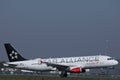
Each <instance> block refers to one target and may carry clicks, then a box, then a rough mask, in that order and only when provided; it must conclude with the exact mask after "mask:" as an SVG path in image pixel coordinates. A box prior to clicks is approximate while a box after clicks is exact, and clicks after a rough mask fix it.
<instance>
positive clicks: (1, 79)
mask: <svg viewBox="0 0 120 80" xmlns="http://www.w3.org/2000/svg"><path fill="white" fill-rule="evenodd" d="M0 80H120V78H95V77H94V78H86V77H67V78H60V77H53V76H50V77H49V76H25V75H0Z"/></svg>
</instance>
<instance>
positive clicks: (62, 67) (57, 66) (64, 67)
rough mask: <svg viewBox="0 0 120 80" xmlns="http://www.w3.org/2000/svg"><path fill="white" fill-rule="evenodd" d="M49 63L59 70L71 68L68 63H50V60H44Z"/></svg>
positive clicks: (48, 64)
mask: <svg viewBox="0 0 120 80" xmlns="http://www.w3.org/2000/svg"><path fill="white" fill-rule="evenodd" d="M44 63H46V64H47V66H52V67H55V68H57V69H58V70H59V71H63V70H66V69H68V68H69V66H67V65H62V64H56V63H49V62H44Z"/></svg>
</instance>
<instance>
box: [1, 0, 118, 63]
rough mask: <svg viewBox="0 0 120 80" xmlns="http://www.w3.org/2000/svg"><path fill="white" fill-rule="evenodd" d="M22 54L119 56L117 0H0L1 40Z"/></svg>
mask: <svg viewBox="0 0 120 80" xmlns="http://www.w3.org/2000/svg"><path fill="white" fill-rule="evenodd" d="M6 42H7V43H11V44H12V45H13V46H14V47H15V48H16V49H17V51H18V52H19V53H21V54H22V55H23V56H24V57H25V58H29V59H31V58H32V59H33V58H39V57H40V58H47V57H48V58H49V57H63V56H86V55H98V54H106V52H107V55H110V56H113V57H117V58H120V0H0V60H5V61H8V59H7V55H6V52H5V49H4V45H3V44H4V43H6Z"/></svg>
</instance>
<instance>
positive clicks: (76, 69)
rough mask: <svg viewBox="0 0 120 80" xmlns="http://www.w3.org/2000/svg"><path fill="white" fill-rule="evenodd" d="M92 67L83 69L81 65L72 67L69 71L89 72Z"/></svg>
mask: <svg viewBox="0 0 120 80" xmlns="http://www.w3.org/2000/svg"><path fill="white" fill-rule="evenodd" d="M89 71H90V69H82V68H80V67H70V68H69V72H71V73H84V72H89Z"/></svg>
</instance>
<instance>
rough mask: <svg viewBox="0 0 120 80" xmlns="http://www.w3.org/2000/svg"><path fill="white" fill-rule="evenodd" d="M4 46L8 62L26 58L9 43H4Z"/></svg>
mask: <svg viewBox="0 0 120 80" xmlns="http://www.w3.org/2000/svg"><path fill="white" fill-rule="evenodd" d="M4 46H5V49H6V52H7V55H8V59H9V61H10V62H14V61H24V60H26V59H25V58H23V57H22V56H21V55H20V54H19V53H18V52H17V51H16V50H15V49H14V48H13V47H12V46H11V44H10V43H5V44H4Z"/></svg>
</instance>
